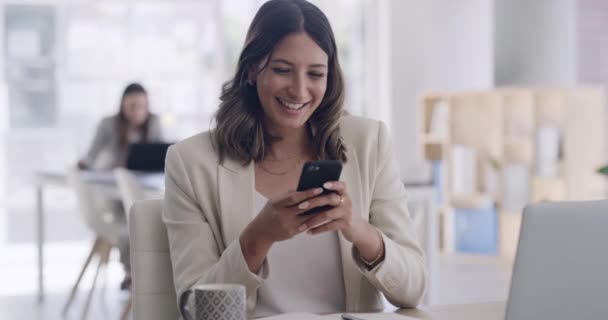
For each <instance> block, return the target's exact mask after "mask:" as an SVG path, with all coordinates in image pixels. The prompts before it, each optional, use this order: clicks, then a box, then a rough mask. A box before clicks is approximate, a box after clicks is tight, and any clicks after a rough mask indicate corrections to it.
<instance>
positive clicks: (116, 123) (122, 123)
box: [78, 83, 163, 170]
mask: <svg viewBox="0 0 608 320" xmlns="http://www.w3.org/2000/svg"><path fill="white" fill-rule="evenodd" d="M162 140H163V139H162V132H161V126H160V120H159V118H158V116H157V115H155V114H153V113H151V112H150V110H149V104H148V93H147V92H146V89H144V87H143V86H142V85H140V84H138V83H131V84H129V85H128V86H127V87H126V88H125V90H124V92H123V93H122V98H121V99H120V109H119V111H118V113H117V114H115V115H113V116H109V117H106V118H104V119H102V120H101V122H100V123H99V125H98V127H97V133H96V134H95V138H94V139H93V143H92V144H91V147H90V148H89V151H88V152H87V154H86V156H85V157H84V159H82V160H80V161H79V162H78V166H79V167H80V168H81V169H92V170H108V169H113V168H116V167H122V166H124V165H125V163H126V161H127V151H128V148H129V144H131V143H139V142H160V141H162Z"/></svg>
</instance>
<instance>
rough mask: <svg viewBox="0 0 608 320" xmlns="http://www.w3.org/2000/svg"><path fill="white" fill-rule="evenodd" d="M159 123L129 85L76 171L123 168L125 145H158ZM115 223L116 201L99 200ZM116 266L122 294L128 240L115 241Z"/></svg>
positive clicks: (120, 212) (142, 93)
mask: <svg viewBox="0 0 608 320" xmlns="http://www.w3.org/2000/svg"><path fill="white" fill-rule="evenodd" d="M162 140H163V138H162V132H161V126H160V120H159V118H158V116H157V115H155V114H153V113H151V112H150V110H149V103H148V93H147V92H146V89H144V87H143V86H142V85H140V84H139V83H131V84H129V85H128V86H127V87H126V88H125V90H124V91H123V93H122V97H121V99H120V108H119V110H118V113H117V114H115V115H113V116H109V117H106V118H104V119H102V120H101V122H100V123H99V125H98V126H97V132H96V133H95V138H94V139H93V143H92V144H91V147H90V148H89V151H88V152H87V154H86V156H85V157H84V158H83V159H82V160H80V161H78V167H79V168H80V169H86V170H110V169H114V168H116V167H124V166H125V165H126V161H127V153H128V150H129V144H132V143H142V142H161V141H162ZM102 200H103V201H104V202H105V203H107V207H108V208H109V210H110V211H112V213H113V214H114V218H115V219H117V220H122V221H125V223H126V216H125V212H124V209H123V206H122V203H121V201H120V199H102ZM118 249H119V251H120V262H121V263H122V265H123V266H124V269H125V277H124V279H123V281H122V283H121V284H120V288H121V289H122V290H125V289H129V288H130V287H131V265H130V258H129V256H130V254H129V238H128V237H124V238H121V239H120V240H119V243H118Z"/></svg>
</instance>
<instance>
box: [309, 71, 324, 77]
mask: <svg viewBox="0 0 608 320" xmlns="http://www.w3.org/2000/svg"><path fill="white" fill-rule="evenodd" d="M308 75H310V76H311V77H313V78H323V77H324V76H325V74H324V73H318V72H311V73H309V74H308Z"/></svg>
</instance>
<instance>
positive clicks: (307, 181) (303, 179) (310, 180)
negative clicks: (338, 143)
mask: <svg viewBox="0 0 608 320" xmlns="http://www.w3.org/2000/svg"><path fill="white" fill-rule="evenodd" d="M340 173H342V162H340V161H338V160H320V161H308V162H306V163H305V164H304V167H303V168H302V174H301V175H300V182H298V189H297V190H298V191H304V190H308V189H312V188H323V184H324V183H325V182H328V181H338V180H340ZM333 192H335V191H333V190H327V189H325V188H323V193H321V194H328V193H333ZM331 208H332V206H329V205H327V206H322V207H316V208H312V209H310V210H308V211H306V212H303V213H301V214H300V215H309V214H315V213H318V212H321V211H325V210H328V209H331Z"/></svg>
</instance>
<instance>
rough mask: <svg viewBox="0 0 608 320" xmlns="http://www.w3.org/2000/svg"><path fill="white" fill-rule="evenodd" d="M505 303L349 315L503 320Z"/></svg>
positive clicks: (321, 318) (299, 318)
mask: <svg viewBox="0 0 608 320" xmlns="http://www.w3.org/2000/svg"><path fill="white" fill-rule="evenodd" d="M505 311H506V303H505V302H484V303H471V304H454V305H442V306H431V307H420V308H418V309H399V310H397V311H395V312H390V313H388V312H378V313H352V314H351V313H349V314H351V315H353V316H355V317H357V318H359V319H364V320H503V319H504V317H505ZM258 319H259V320H312V319H315V320H317V319H318V320H342V314H341V313H334V314H329V315H316V314H311V313H286V314H282V315H277V316H273V317H268V318H258Z"/></svg>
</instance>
